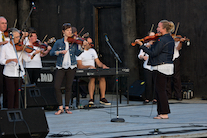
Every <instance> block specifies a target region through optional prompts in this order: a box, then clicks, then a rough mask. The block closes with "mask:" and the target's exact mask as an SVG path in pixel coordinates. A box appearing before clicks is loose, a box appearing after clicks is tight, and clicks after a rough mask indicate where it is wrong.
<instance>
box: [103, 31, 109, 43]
mask: <svg viewBox="0 0 207 138" xmlns="http://www.w3.org/2000/svg"><path fill="white" fill-rule="evenodd" d="M104 36H105V38H106V41H109V38H108V37H107V34H106V33H105V34H104Z"/></svg>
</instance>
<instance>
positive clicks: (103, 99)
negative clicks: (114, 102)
mask: <svg viewBox="0 0 207 138" xmlns="http://www.w3.org/2000/svg"><path fill="white" fill-rule="evenodd" d="M100 103H101V104H105V105H111V103H110V102H108V101H107V100H106V98H102V99H101V100H100Z"/></svg>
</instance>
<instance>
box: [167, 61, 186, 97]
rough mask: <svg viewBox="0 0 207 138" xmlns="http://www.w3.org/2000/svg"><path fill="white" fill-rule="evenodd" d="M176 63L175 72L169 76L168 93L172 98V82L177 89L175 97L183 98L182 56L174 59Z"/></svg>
mask: <svg viewBox="0 0 207 138" xmlns="http://www.w3.org/2000/svg"><path fill="white" fill-rule="evenodd" d="M173 64H174V74H173V75H172V76H170V77H168V78H167V95H168V98H169V99H170V98H172V90H173V89H172V82H173V88H174V90H175V97H176V98H182V93H181V90H182V85H181V77H180V58H176V59H175V60H174V61H173Z"/></svg>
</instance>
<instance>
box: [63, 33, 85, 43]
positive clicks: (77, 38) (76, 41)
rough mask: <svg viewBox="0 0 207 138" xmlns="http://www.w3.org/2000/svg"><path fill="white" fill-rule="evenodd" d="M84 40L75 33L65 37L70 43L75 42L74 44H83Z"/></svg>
mask: <svg viewBox="0 0 207 138" xmlns="http://www.w3.org/2000/svg"><path fill="white" fill-rule="evenodd" d="M84 40H85V39H84V38H81V37H78V36H77V35H73V36H72V37H68V39H67V41H68V42H69V43H72V44H73V43H76V44H80V45H82V44H83V41H84Z"/></svg>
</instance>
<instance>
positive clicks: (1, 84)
mask: <svg viewBox="0 0 207 138" xmlns="http://www.w3.org/2000/svg"><path fill="white" fill-rule="evenodd" d="M3 70H4V65H0V96H1V94H3V107H4V108H7V107H8V106H7V93H6V90H5V80H4V79H5V78H4V75H3Z"/></svg>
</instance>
